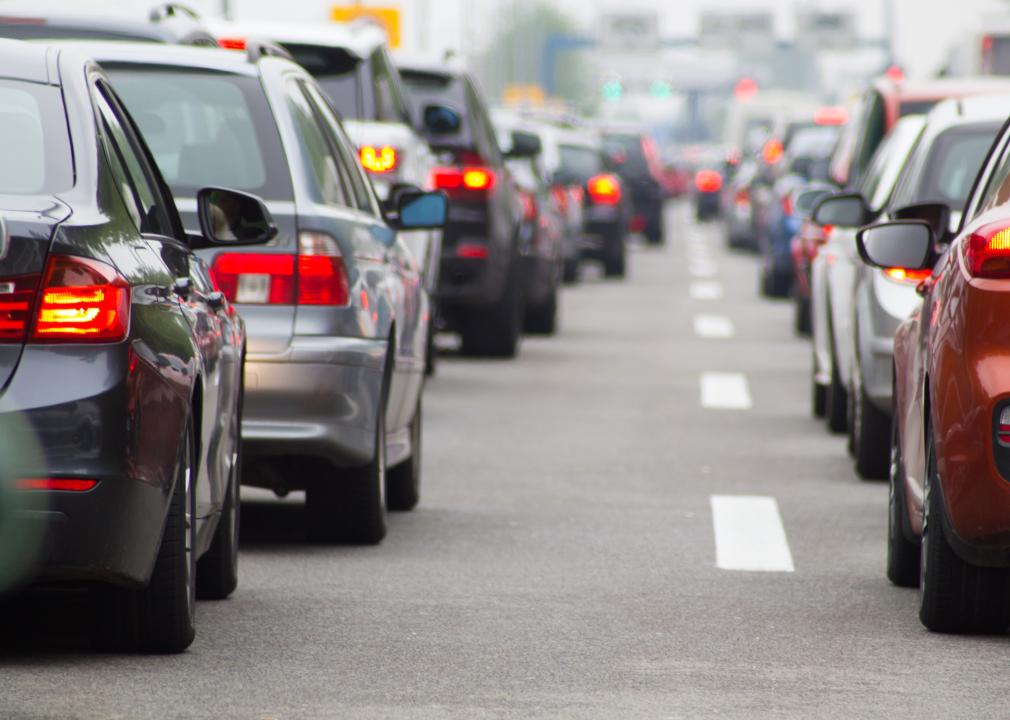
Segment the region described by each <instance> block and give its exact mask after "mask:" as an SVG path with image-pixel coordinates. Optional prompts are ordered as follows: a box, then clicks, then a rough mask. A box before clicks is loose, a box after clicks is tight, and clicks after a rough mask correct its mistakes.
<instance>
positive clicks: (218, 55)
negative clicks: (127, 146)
mask: <svg viewBox="0 0 1010 720" xmlns="http://www.w3.org/2000/svg"><path fill="white" fill-rule="evenodd" d="M15 42H16V41H15ZM25 44H26V45H27V44H35V43H25ZM48 44H49V45H51V46H53V47H59V48H72V49H74V50H76V51H79V52H82V53H84V54H86V55H88V56H90V57H93V58H94V59H95V60H97V61H98V62H99V63H131V64H137V65H164V66H167V67H185V68H197V69H200V70H217V71H219V72H229V73H234V74H237V75H249V76H257V75H259V69H258V68H257V67H256V63H255V62H253V61H252V60H250V57H249V54H248V53H246V52H241V51H238V50H222V49H219V48H204V47H193V46H182V45H161V44H155V43H145V42H120V41H98V42H95V41H87V40H59V41H53V42H51V43H48Z"/></svg>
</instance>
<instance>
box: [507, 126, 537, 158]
mask: <svg viewBox="0 0 1010 720" xmlns="http://www.w3.org/2000/svg"><path fill="white" fill-rule="evenodd" d="M542 150H543V146H542V145H541V143H540V138H538V137H537V136H536V135H534V134H533V133H528V132H523V131H522V130H514V131H513V132H512V147H511V148H509V151H508V153H506V157H510V158H531V157H536V156H537V155H539V154H540V152H541V151H542Z"/></svg>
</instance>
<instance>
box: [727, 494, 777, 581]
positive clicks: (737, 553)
mask: <svg viewBox="0 0 1010 720" xmlns="http://www.w3.org/2000/svg"><path fill="white" fill-rule="evenodd" d="M711 500H712V526H713V528H714V530H715V565H716V567H718V568H719V569H721V570H746V571H749V572H793V571H795V569H796V568H795V567H794V566H793V556H792V553H791V552H789V541H788V540H787V539H786V530H785V528H784V527H783V525H782V516H781V515H780V514H779V505H778V503H777V502H776V501H775V498H772V497H754V496H746V495H713V496H712V498H711Z"/></svg>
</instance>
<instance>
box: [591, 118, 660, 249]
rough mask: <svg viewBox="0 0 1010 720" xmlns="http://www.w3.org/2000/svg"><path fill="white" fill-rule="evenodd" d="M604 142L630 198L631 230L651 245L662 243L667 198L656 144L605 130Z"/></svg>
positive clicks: (625, 132) (641, 136)
mask: <svg viewBox="0 0 1010 720" xmlns="http://www.w3.org/2000/svg"><path fill="white" fill-rule="evenodd" d="M601 139H602V141H603V150H604V151H605V152H606V153H607V155H608V159H609V161H610V164H611V167H612V168H613V169H614V171H615V172H616V173H617V175H618V177H620V178H621V184H622V185H623V186H624V190H625V192H627V193H628V194H629V195H630V196H631V207H632V215H631V221H630V223H629V227H628V229H629V230H630V231H631V232H635V233H642V234H643V235H644V236H645V239H646V240H647V241H648V242H649V244H650V245H660V244H662V242H663V201H664V200H665V196H664V194H663V185H662V183H661V182H660V177H661V173H662V168H661V164H660V159H659V151H658V150H657V149H656V143H655V141H654V140H653V139H652V138H651V137H649V136H648V135H644V134H642V133H640V132H637V131H633V130H620V129H606V130H604V131H603V132H602V134H601Z"/></svg>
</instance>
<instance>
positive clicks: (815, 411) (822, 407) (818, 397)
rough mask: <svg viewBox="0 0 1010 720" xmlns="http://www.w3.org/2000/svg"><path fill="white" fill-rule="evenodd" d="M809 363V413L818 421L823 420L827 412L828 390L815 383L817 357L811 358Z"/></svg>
mask: <svg viewBox="0 0 1010 720" xmlns="http://www.w3.org/2000/svg"><path fill="white" fill-rule="evenodd" d="M810 362H811V368H812V369H811V370H810V413H811V414H812V415H813V416H814V417H815V418H818V419H819V418H823V417H824V413H825V412H826V411H827V405H828V390H827V388H826V387H824V386H823V385H821V384H820V383H819V382H817V356H816V355H814V356H812V357H811V359H810Z"/></svg>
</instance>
